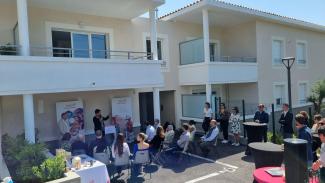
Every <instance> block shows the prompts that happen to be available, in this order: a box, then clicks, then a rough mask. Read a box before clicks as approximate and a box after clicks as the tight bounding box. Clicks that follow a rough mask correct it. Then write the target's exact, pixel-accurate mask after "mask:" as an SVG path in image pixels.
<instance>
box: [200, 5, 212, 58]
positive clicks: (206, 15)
mask: <svg viewBox="0 0 325 183" xmlns="http://www.w3.org/2000/svg"><path fill="white" fill-rule="evenodd" d="M202 16H203V42H204V43H203V44H204V62H205V63H208V62H210V35H209V12H208V10H207V9H203V10H202Z"/></svg>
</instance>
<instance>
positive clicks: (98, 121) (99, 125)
mask: <svg viewBox="0 0 325 183" xmlns="http://www.w3.org/2000/svg"><path fill="white" fill-rule="evenodd" d="M108 119H109V115H107V116H106V117H103V116H102V114H101V110H100V109H96V110H95V116H94V117H93V122H94V130H95V133H96V131H97V130H101V131H102V135H103V136H105V123H104V121H107V120H108Z"/></svg>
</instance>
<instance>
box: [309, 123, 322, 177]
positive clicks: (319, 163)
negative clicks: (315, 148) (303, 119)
mask: <svg viewBox="0 0 325 183" xmlns="http://www.w3.org/2000/svg"><path fill="white" fill-rule="evenodd" d="M322 121H324V122H325V119H323V120H322ZM318 136H319V139H320V140H321V142H322V146H321V149H320V157H319V159H318V160H317V161H316V162H314V163H313V165H312V169H313V170H314V171H316V170H318V169H321V170H320V177H321V180H324V179H322V178H324V177H325V126H321V127H320V128H319V129H318Z"/></svg>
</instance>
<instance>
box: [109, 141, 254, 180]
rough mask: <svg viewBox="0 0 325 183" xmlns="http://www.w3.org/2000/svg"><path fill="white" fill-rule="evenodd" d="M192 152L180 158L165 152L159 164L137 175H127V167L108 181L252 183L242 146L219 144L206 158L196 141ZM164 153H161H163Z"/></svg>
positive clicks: (250, 167) (249, 163)
mask: <svg viewBox="0 0 325 183" xmlns="http://www.w3.org/2000/svg"><path fill="white" fill-rule="evenodd" d="M195 147H197V148H196V151H194V154H191V155H190V156H189V157H188V155H186V156H184V157H183V158H182V159H181V160H180V161H179V159H178V158H176V157H175V156H174V155H168V156H167V158H165V159H164V163H162V164H163V165H161V166H160V165H155V164H153V165H151V166H150V167H148V168H147V169H148V170H146V169H145V170H144V172H152V174H151V177H150V174H149V173H147V174H144V175H140V176H139V177H138V178H137V179H133V180H130V179H128V173H127V171H124V176H122V177H120V178H118V179H113V180H112V182H113V183H114V182H131V183H138V182H139V183H141V182H148V183H213V182H218V183H223V182H225V183H226V182H227V183H231V182H240V183H252V182H253V178H252V173H253V170H254V163H253V159H252V157H250V156H245V155H244V151H245V149H246V146H240V147H234V146H231V145H230V144H219V145H218V146H217V152H216V153H215V152H213V153H211V154H210V155H209V156H208V157H207V158H203V157H201V156H200V154H201V152H200V150H199V148H198V144H196V145H195ZM164 157H165V156H164Z"/></svg>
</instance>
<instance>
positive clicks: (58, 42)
mask: <svg viewBox="0 0 325 183" xmlns="http://www.w3.org/2000/svg"><path fill="white" fill-rule="evenodd" d="M52 47H53V56H54V57H71V56H72V53H71V34H70V32H63V31H52Z"/></svg>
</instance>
